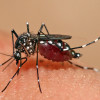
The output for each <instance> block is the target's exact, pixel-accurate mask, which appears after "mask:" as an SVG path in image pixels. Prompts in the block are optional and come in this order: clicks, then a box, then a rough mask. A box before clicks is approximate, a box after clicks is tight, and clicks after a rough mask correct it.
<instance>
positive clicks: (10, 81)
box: [1, 63, 22, 92]
mask: <svg viewBox="0 0 100 100" xmlns="http://www.w3.org/2000/svg"><path fill="white" fill-rule="evenodd" d="M21 67H22V66H21V63H20V66H19V68H18V70H17V71H16V73H15V74H14V75H13V76H12V78H11V79H10V80H9V82H8V84H7V85H6V86H5V88H4V89H3V90H2V91H1V92H4V91H5V90H6V89H7V87H8V86H9V84H10V83H11V81H12V80H13V78H14V77H15V76H16V74H17V73H18V72H19V70H20V68H21Z"/></svg>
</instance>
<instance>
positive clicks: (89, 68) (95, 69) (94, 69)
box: [68, 61, 100, 72]
mask: <svg viewBox="0 0 100 100" xmlns="http://www.w3.org/2000/svg"><path fill="white" fill-rule="evenodd" d="M68 62H69V63H70V64H73V65H75V66H76V67H79V68H82V69H88V70H93V71H95V72H99V71H100V70H99V69H97V68H91V67H84V66H81V65H78V64H74V63H73V62H71V61H68Z"/></svg>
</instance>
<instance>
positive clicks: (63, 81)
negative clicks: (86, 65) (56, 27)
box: [0, 31, 100, 100]
mask: <svg viewBox="0 0 100 100" xmlns="http://www.w3.org/2000/svg"><path fill="white" fill-rule="evenodd" d="M0 52H2V53H6V54H9V55H12V43H11V34H8V33H5V32H1V31H0ZM7 59H8V57H7V56H4V55H0V64H1V63H2V62H4V61H5V60H7ZM75 62H76V60H75ZM3 68H4V66H1V67H0V90H2V89H3V88H4V87H5V86H6V84H7V82H8V81H9V79H10V78H11V77H12V76H13V75H14V73H15V72H16V70H17V69H18V67H16V65H15V61H14V62H13V63H12V64H11V65H10V66H9V67H8V68H7V69H6V70H5V71H3V72H2V70H3ZM39 76H40V84H41V88H42V93H40V91H39V88H38V82H37V72H36V55H33V56H31V57H30V58H28V61H27V62H26V63H25V64H24V65H23V66H22V68H21V70H20V72H19V75H18V76H17V75H16V76H15V78H14V79H13V80H12V82H11V84H10V85H9V86H8V88H7V89H6V90H5V91H4V92H3V93H2V92H1V93H0V100H100V73H99V72H94V71H91V70H84V69H80V68H77V67H76V66H74V65H71V64H69V63H68V62H67V61H66V62H53V61H51V60H48V59H45V58H44V57H43V56H41V55H40V54H39Z"/></svg>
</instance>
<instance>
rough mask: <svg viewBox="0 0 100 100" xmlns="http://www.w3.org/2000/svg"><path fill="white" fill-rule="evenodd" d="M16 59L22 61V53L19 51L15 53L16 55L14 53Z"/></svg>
mask: <svg viewBox="0 0 100 100" xmlns="http://www.w3.org/2000/svg"><path fill="white" fill-rule="evenodd" d="M14 58H15V59H16V60H20V59H21V53H20V52H19V51H15V53H14Z"/></svg>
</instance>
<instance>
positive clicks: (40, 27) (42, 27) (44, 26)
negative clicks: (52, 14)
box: [38, 23, 49, 35]
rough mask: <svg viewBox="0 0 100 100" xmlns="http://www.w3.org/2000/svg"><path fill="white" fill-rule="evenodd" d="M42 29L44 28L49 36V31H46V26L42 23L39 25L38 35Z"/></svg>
mask: <svg viewBox="0 0 100 100" xmlns="http://www.w3.org/2000/svg"><path fill="white" fill-rule="evenodd" d="M43 27H44V28H45V30H46V31H47V33H48V35H49V31H48V29H47V27H46V25H45V24H44V23H42V25H41V27H40V29H39V31H38V33H41V32H42V29H43Z"/></svg>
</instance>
